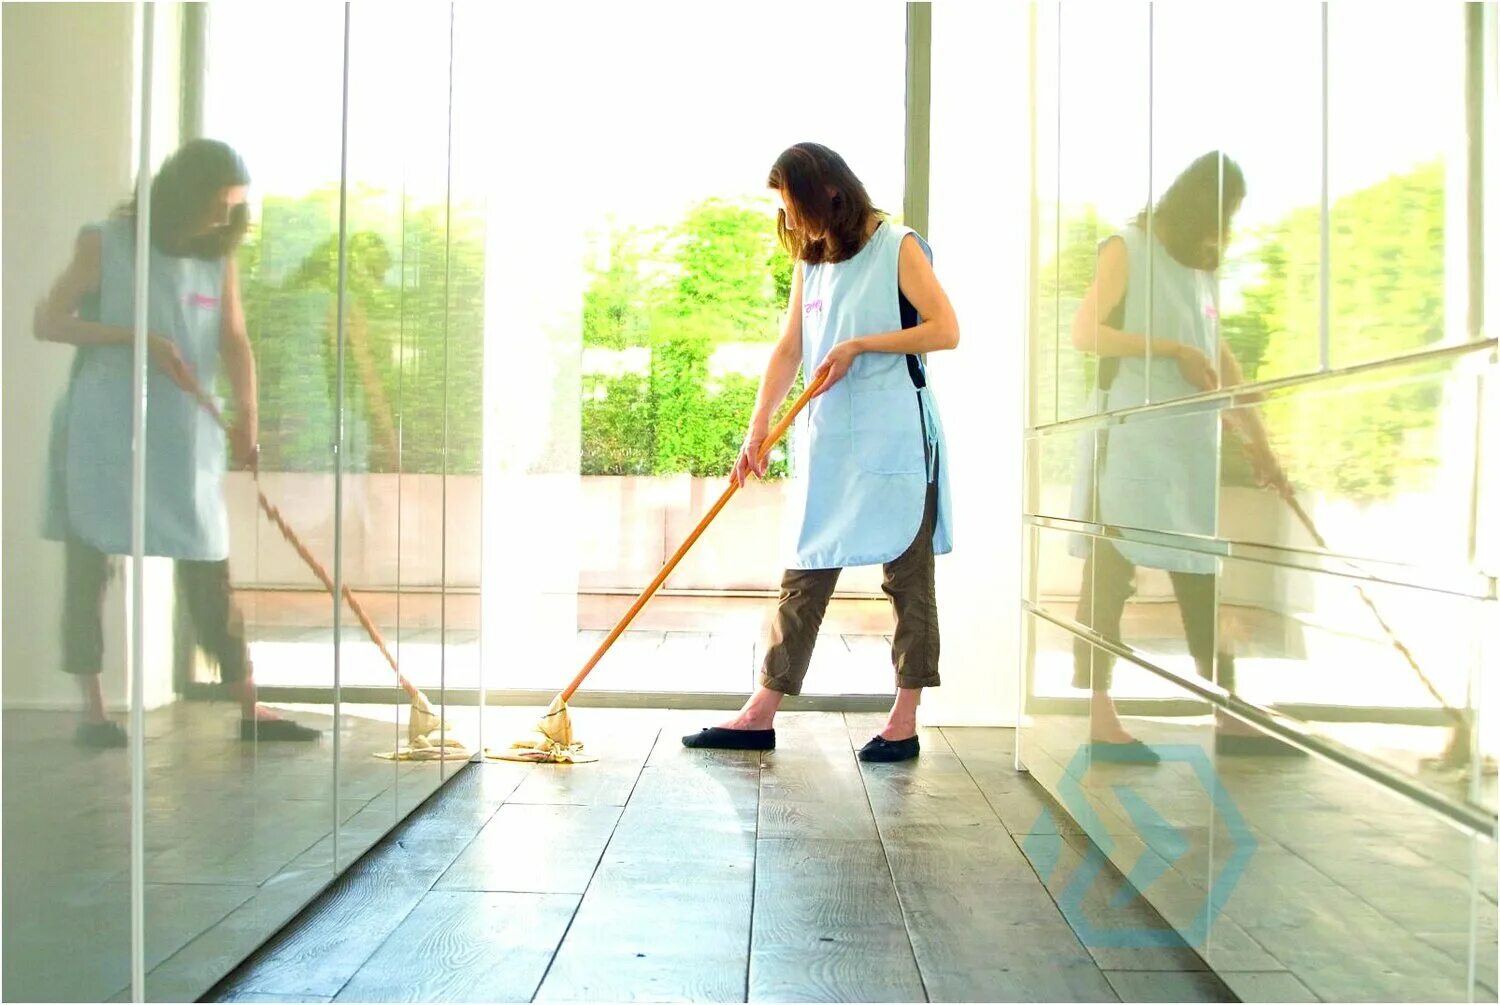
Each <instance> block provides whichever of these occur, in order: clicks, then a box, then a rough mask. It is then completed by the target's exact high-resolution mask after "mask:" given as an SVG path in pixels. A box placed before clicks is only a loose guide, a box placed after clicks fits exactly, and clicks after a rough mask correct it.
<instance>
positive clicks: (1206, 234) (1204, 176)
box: [1135, 150, 1245, 272]
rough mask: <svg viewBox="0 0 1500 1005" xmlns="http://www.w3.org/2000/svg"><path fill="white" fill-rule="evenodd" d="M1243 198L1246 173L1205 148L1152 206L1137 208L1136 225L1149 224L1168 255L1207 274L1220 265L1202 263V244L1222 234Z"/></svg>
mask: <svg viewBox="0 0 1500 1005" xmlns="http://www.w3.org/2000/svg"><path fill="white" fill-rule="evenodd" d="M1244 201H1245V173H1244V172H1243V171H1242V170H1240V166H1239V165H1238V164H1236V163H1235V162H1234V161H1233V160H1231V159H1230V158H1229V157H1227V156H1225V155H1224V154H1223V153H1220V152H1219V151H1217V150H1210V151H1209V152H1208V153H1206V154H1204V155H1203V156H1201V157H1199V158H1198V159H1197V160H1195V161H1193V163H1191V164H1189V165H1188V167H1187V169H1186V170H1185V171H1183V172H1182V174H1180V175H1178V176H1177V179H1176V180H1175V181H1173V182H1172V184H1171V185H1170V186H1168V188H1167V190H1166V192H1164V193H1162V197H1161V198H1160V199H1159V200H1157V203H1156V205H1155V206H1148V207H1146V208H1145V209H1143V210H1141V211H1140V213H1139V214H1137V215H1136V218H1135V225H1136V226H1137V227H1139V228H1140V229H1141V230H1145V229H1146V225H1147V223H1148V222H1149V223H1151V225H1152V228H1153V230H1155V232H1156V235H1157V238H1158V239H1159V240H1160V241H1161V243H1162V245H1163V246H1164V247H1166V249H1167V253H1168V254H1170V255H1171V256H1172V257H1173V258H1175V259H1177V261H1179V262H1181V263H1182V264H1183V265H1186V266H1187V267H1188V268H1192V269H1207V270H1208V271H1210V272H1211V271H1213V270H1214V269H1217V268H1218V267H1219V263H1218V261H1217V260H1215V261H1213V262H1206V261H1202V260H1201V251H1200V249H1201V246H1202V244H1203V242H1204V241H1205V240H1207V239H1208V238H1211V237H1215V236H1217V237H1218V239H1219V241H1220V242H1221V243H1222V242H1223V241H1224V240H1225V238H1227V236H1228V234H1229V223H1230V217H1231V216H1232V215H1233V214H1234V212H1235V211H1236V210H1237V209H1238V208H1239V206H1240V203H1242V202H1244ZM1216 258H1217V256H1216Z"/></svg>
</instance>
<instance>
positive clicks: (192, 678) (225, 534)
mask: <svg viewBox="0 0 1500 1005" xmlns="http://www.w3.org/2000/svg"><path fill="white" fill-rule="evenodd" d="M156 10H157V18H158V21H159V22H160V24H161V34H160V35H159V38H158V45H157V52H156V58H157V60H158V61H159V64H160V68H161V72H162V73H166V74H169V77H168V79H169V81H170V85H169V86H163V85H162V84H161V83H160V82H159V83H158V98H159V103H158V105H157V107H156V110H155V113H154V115H155V118H156V120H157V121H156V127H155V129H154V132H158V131H160V130H167V131H168V132H169V133H170V134H171V135H170V138H169V139H168V140H165V141H164V142H163V146H162V148H161V156H162V157H163V158H168V159H167V160H166V162H165V163H164V164H163V165H162V166H161V168H160V169H159V172H158V175H157V180H156V187H157V191H158V194H157V195H156V196H154V197H153V204H152V212H153V218H154V219H155V220H157V221H158V222H159V223H160V225H161V228H162V229H161V230H160V232H159V236H158V238H157V240H156V241H155V242H154V243H155V247H154V250H153V253H152V275H151V283H152V304H151V315H152V318H153V325H155V326H157V327H156V329H155V332H154V333H155V334H158V335H160V336H161V337H162V338H163V339H164V340H166V341H169V342H170V343H171V344H172V345H173V346H174V347H175V352H176V353H178V354H179V355H180V356H181V357H182V358H183V360H184V361H185V362H186V363H187V365H188V366H189V367H190V368H191V370H192V372H193V375H194V378H195V380H196V381H197V382H198V383H199V384H200V385H201V386H202V389H203V391H204V392H206V393H207V394H209V395H211V396H212V398H213V400H214V401H215V402H216V403H217V407H218V408H219V409H220V410H221V411H222V416H223V419H224V422H225V425H226V428H227V430H228V432H227V435H226V433H225V432H224V431H223V430H221V428H220V424H219V423H218V422H217V421H216V420H215V417H214V415H213V414H212V411H211V410H210V409H208V408H206V407H204V406H203V405H202V403H201V402H200V401H197V400H195V398H194V396H193V395H192V394H190V393H185V392H184V390H182V389H181V388H180V387H179V386H177V384H175V383H174V382H173V381H172V380H171V379H170V376H169V374H168V373H167V372H166V371H165V370H164V368H162V367H160V366H158V367H157V372H154V373H153V378H152V382H151V384H150V385H149V388H148V390H149V398H150V400H149V405H148V419H147V423H148V435H147V462H148V472H149V475H148V484H147V529H148V535H147V536H148V542H147V543H148V553H150V554H153V555H156V556H160V557H158V558H154V559H152V560H151V561H154V562H157V563H159V564H160V566H161V568H162V570H163V573H162V574H163V579H162V581H161V582H160V584H152V585H151V586H150V587H149V591H148V594H147V596H148V601H149V603H150V605H151V608H152V609H156V610H163V611H173V610H174V609H175V618H174V622H175V623H174V624H173V625H172V626H171V629H170V631H171V635H169V636H168V638H169V639H170V641H169V642H168V646H169V651H171V652H172V653H173V655H174V656H175V674H174V675H172V677H171V678H170V679H169V681H167V682H164V683H168V684H169V686H168V687H167V688H165V689H164V690H163V691H162V693H161V694H160V696H159V697H157V698H156V699H154V700H151V701H150V702H149V705H150V707H151V711H150V712H149V713H148V716H149V717H150V718H152V719H154V720H156V721H157V722H158V723H159V726H158V727H157V728H154V729H151V730H150V731H149V732H148V737H147V755H146V756H147V765H148V767H147V772H148V774H147V794H148V799H149V802H148V806H147V819H146V830H147V849H148V858H147V861H146V880H147V889H146V905H147V919H146V921H147V923H146V933H145V942H146V946H147V950H148V952H147V960H146V966H147V969H148V974H147V994H148V996H150V997H152V998H161V999H171V1000H186V999H191V998H195V997H197V996H198V995H201V994H202V993H203V992H204V991H206V990H207V989H208V987H210V986H211V985H212V983H213V982H214V980H215V979H217V977H219V976H222V975H223V974H224V973H226V972H227V971H228V970H229V969H230V968H232V967H233V966H234V965H235V964H236V963H237V962H238V961H239V960H240V959H242V958H243V957H244V956H245V955H246V954H247V953H248V952H250V951H251V950H253V949H254V948H255V947H256V946H257V945H258V944H260V943H261V942H262V941H264V940H265V939H266V938H267V937H268V936H269V935H270V934H271V933H272V932H274V931H275V930H276V929H277V928H278V927H280V926H281V925H282V924H284V923H285V922H286V921H287V920H288V919H289V918H291V917H292V916H293V915H294V914H295V913H296V912H297V911H298V910H299V909H300V908H301V907H302V905H303V904H305V903H306V902H307V901H308V900H309V899H310V898H311V897H312V896H313V895H314V894H315V893H316V892H317V891H318V890H319V889H320V888H321V887H323V886H324V885H326V884H327V883H328V881H329V880H330V879H331V878H332V876H333V873H334V866H335V863H334V859H333V854H332V838H333V830H334V826H335V810H334V804H333V796H334V791H333V779H334V764H333V758H332V752H333V746H334V744H333V740H334V737H333V730H334V728H335V722H334V719H333V707H332V685H333V683H334V663H333V655H334V651H333V647H332V637H331V632H330V628H331V624H332V617H333V611H334V607H333V602H332V599H331V597H330V596H329V594H328V592H327V591H326V590H325V589H324V587H323V585H322V583H321V581H320V579H319V576H318V573H316V572H315V571H314V570H313V569H312V568H310V567H309V565H308V564H307V562H306V561H305V560H304V558H303V557H301V556H300V555H299V551H298V548H297V543H299V542H300V544H301V545H302V547H303V548H305V549H306V551H307V553H308V554H309V555H310V556H312V558H313V559H314V560H315V561H316V563H317V564H318V565H319V566H320V568H321V569H322V571H323V573H324V574H326V575H329V576H333V575H334V574H335V573H336V564H335V560H336V557H337V556H336V554H335V549H334V521H335V519H336V514H335V507H334V481H333V477H332V473H333V467H334V455H333V452H332V450H331V449H330V448H331V445H332V444H333V442H334V438H335V435H336V421H335V420H336V412H335V409H334V391H335V387H336V384H335V382H334V381H333V379H332V370H331V368H330V367H331V363H332V357H331V355H330V350H331V349H332V346H333V342H332V340H331V335H332V331H333V329H332V327H331V322H332V320H333V317H334V306H333V304H334V291H333V288H332V285H331V284H330V282H329V275H330V272H331V271H333V268H334V266H336V261H337V259H336V255H335V254H334V253H333V252H334V251H335V249H336V247H337V243H336V241H337V221H338V203H337V183H338V174H339V139H338V138H339V132H340V121H339V119H340V117H339V104H338V95H339V94H340V91H341V79H340V74H341V68H342V57H341V53H342V38H343V18H342V12H341V11H339V10H336V9H329V10H325V11H323V12H321V13H320V12H316V11H314V12H309V14H308V16H307V17H306V18H305V19H303V20H301V21H299V25H298V31H297V32H295V33H285V32H284V31H282V30H278V29H277V28H276V27H274V26H273V25H272V24H271V23H269V22H266V21H265V19H264V18H263V17H261V16H259V15H258V14H257V12H256V11H253V10H249V9H245V10H240V9H235V8H223V9H219V8H214V9H212V10H211V11H206V10H205V9H204V8H203V7H201V6H198V5H187V4H183V5H176V4H174V5H161V4H158V5H157V7H156ZM283 36H285V37H283ZM184 46H188V47H192V48H193V49H195V50H196V51H198V52H199V56H200V58H199V59H198V60H197V63H198V65H199V66H201V67H204V68H205V70H204V74H203V76H202V77H201V78H197V77H194V76H192V75H191V74H189V75H187V76H182V77H181V78H180V79H178V78H177V76H176V75H177V73H178V71H179V69H180V68H181V67H184V66H189V65H190V64H191V63H192V62H193V61H191V60H184V59H183V58H182V51H183V47H184ZM268 48H274V49H275V51H277V52H278V54H279V55H280V56H281V57H282V58H285V59H286V60H287V62H286V65H285V66H284V67H283V68H282V71H281V72H279V73H277V74H274V75H271V76H267V75H266V74H264V72H263V64H262V63H258V62H257V60H258V59H263V56H264V53H265V52H266V51H267V50H268ZM317 95H321V96H323V98H322V100H309V96H317ZM270 109H274V110H275V113H274V114H271V113H269V112H268V110H270ZM189 112H191V113H193V114H187V113H189ZM179 113H182V114H179ZM199 114H201V118H197V121H196V122H195V118H196V117H197V116H198V115H199ZM168 127H172V128H170V129H169V128H168ZM178 127H180V128H178ZM153 230H155V227H154V228H153ZM158 362H159V361H158ZM257 443H258V444H259V445H260V448H261V449H260V452H259V455H258V457H256V456H255V455H254V454H253V447H254V445H255V444H257ZM272 513H274V514H276V516H277V517H279V519H280V520H282V521H283V522H284V527H278V525H277V524H276V523H275V522H274V521H273V519H272V516H271V514H272ZM153 525H155V526H157V528H158V529H157V531H156V535H155V540H154V541H153V533H152V528H153ZM288 531H290V534H291V536H288ZM154 665H158V666H161V667H162V668H163V670H164V671H166V670H169V668H174V660H173V659H172V658H163V659H161V660H160V661H159V662H154ZM249 990H253V989H249Z"/></svg>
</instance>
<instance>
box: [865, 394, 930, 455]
mask: <svg viewBox="0 0 1500 1005" xmlns="http://www.w3.org/2000/svg"><path fill="white" fill-rule="evenodd" d="M849 438H850V440H851V442H852V445H853V450H854V462H855V464H856V465H858V466H859V468H860V469H861V470H863V471H867V472H869V473H870V474H876V475H920V474H923V473H924V472H925V471H926V470H927V458H926V454H925V453H924V451H923V449H922V444H923V436H922V412H921V402H920V400H919V399H918V397H917V392H916V391H915V390H914V389H912V388H910V387H895V388H879V389H875V390H869V391H861V390H858V389H855V390H852V391H851V392H850V395H849Z"/></svg>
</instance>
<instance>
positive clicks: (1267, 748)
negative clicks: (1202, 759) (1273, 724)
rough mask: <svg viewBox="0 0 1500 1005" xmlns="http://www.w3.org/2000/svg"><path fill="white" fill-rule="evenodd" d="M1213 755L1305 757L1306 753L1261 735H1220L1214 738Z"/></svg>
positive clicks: (1299, 748)
mask: <svg viewBox="0 0 1500 1005" xmlns="http://www.w3.org/2000/svg"><path fill="white" fill-rule="evenodd" d="M1214 753H1216V754H1223V755H1224V756H1225V757H1306V756H1307V751H1305V750H1303V749H1302V748H1301V747H1294V746H1292V745H1291V744H1290V743H1284V742H1282V741H1281V740H1278V739H1276V737H1274V736H1265V735H1262V734H1259V733H1257V734H1255V735H1253V736H1252V735H1247V734H1243V733H1220V734H1218V735H1217V736H1215V737H1214Z"/></svg>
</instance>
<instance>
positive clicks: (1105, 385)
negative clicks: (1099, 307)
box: [1099, 296, 1125, 391]
mask: <svg viewBox="0 0 1500 1005" xmlns="http://www.w3.org/2000/svg"><path fill="white" fill-rule="evenodd" d="M1104 323H1105V324H1106V325H1107V326H1109V327H1110V328H1113V329H1115V330H1116V331H1119V330H1120V329H1122V328H1124V327H1125V298H1124V297H1123V296H1122V297H1120V302H1119V303H1118V304H1116V305H1115V309H1114V310H1112V311H1110V312H1109V317H1107V318H1105V319H1104ZM1119 373H1120V357H1118V356H1101V357H1099V390H1101V391H1108V390H1109V388H1110V385H1111V384H1113V383H1114V382H1115V377H1117V376H1119Z"/></svg>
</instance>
